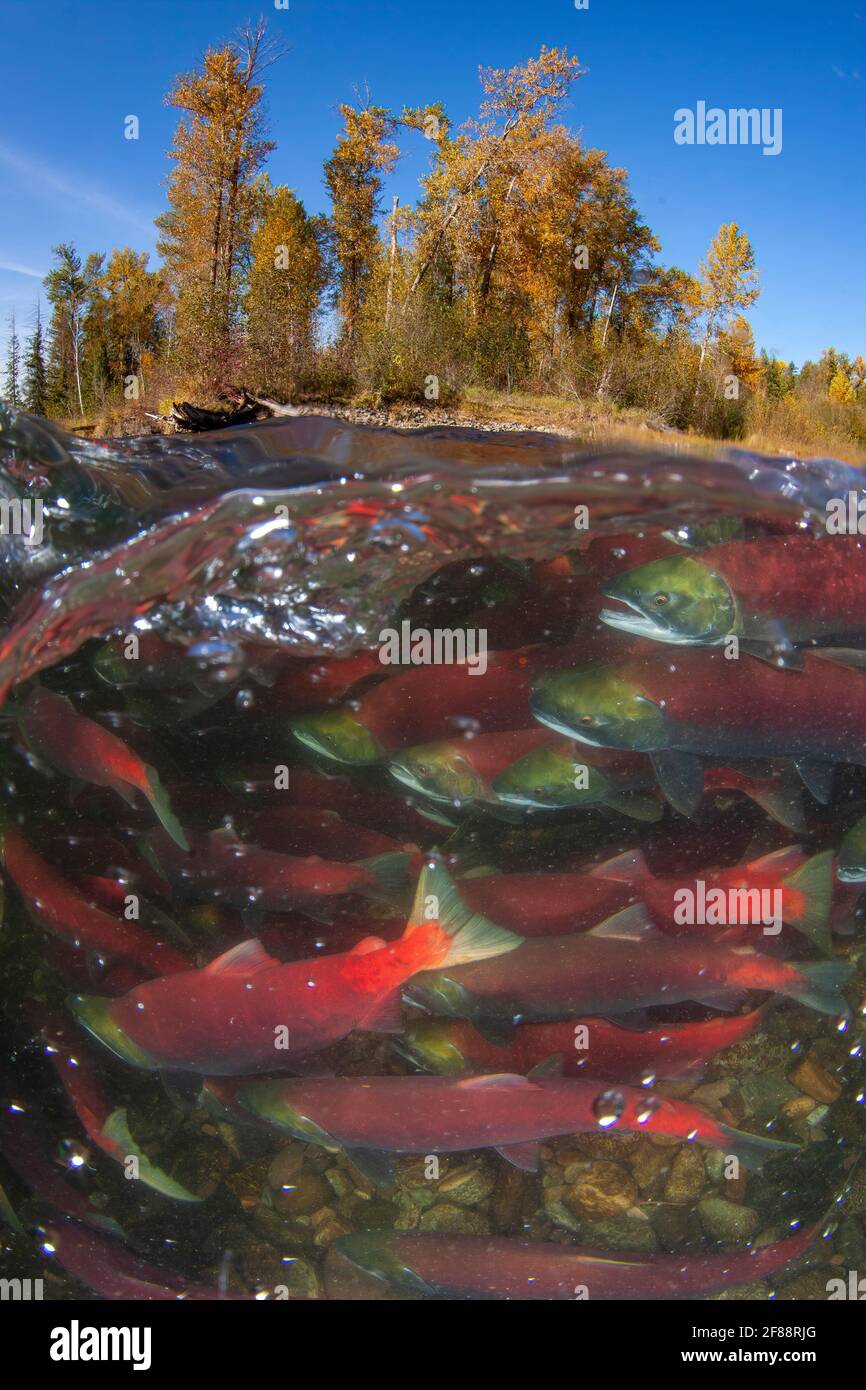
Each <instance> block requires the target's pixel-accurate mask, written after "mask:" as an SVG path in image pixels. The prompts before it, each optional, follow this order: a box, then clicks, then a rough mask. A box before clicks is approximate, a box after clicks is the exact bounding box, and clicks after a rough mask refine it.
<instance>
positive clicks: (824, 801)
mask: <svg viewBox="0 0 866 1390" xmlns="http://www.w3.org/2000/svg"><path fill="white" fill-rule="evenodd" d="M796 768H797V771H798V772H799V774H800V776H801V777H802V779H803V783H804V785H805V786H806V788H807V790H808V791H810V792H811V793H812V795H813V796H814V798H815V800H816V801H820V803H821V805H822V806H829V804H830V802H831V801H832V799H833V764H832V763H819V762H813V761H812V760H811V759H809V758H800V759H799V761H798V762H797V763H796Z"/></svg>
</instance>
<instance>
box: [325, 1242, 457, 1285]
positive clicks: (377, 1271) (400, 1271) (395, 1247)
mask: <svg viewBox="0 0 866 1390" xmlns="http://www.w3.org/2000/svg"><path fill="white" fill-rule="evenodd" d="M332 1249H333V1250H334V1252H335V1253H336V1254H337V1255H340V1256H342V1258H343V1259H344V1260H348V1262H349V1263H350V1264H352V1265H354V1266H355V1268H356V1269H359V1270H361V1271H362V1272H363V1273H364V1274H368V1275H370V1276H371V1277H372V1278H374V1279H382V1280H384V1281H385V1282H387V1283H388V1284H391V1285H392V1286H393V1287H394V1288H395V1289H398V1290H400V1291H401V1292H403V1293H408V1294H420V1295H423V1296H424V1297H430V1296H432V1295H433V1294H434V1292H435V1290H434V1289H432V1288H431V1287H430V1285H429V1284H428V1283H427V1282H426V1280H424V1279H423V1278H422V1277H421V1276H420V1275H418V1274H416V1273H415V1271H414V1270H413V1269H410V1267H409V1266H408V1265H407V1264H406V1263H405V1261H404V1260H403V1259H401V1257H400V1245H399V1236H397V1235H395V1234H394V1233H393V1232H392V1231H358V1232H356V1233H355V1234H354V1235H350V1236H339V1237H338V1238H337V1240H335V1241H334V1244H333V1246H332Z"/></svg>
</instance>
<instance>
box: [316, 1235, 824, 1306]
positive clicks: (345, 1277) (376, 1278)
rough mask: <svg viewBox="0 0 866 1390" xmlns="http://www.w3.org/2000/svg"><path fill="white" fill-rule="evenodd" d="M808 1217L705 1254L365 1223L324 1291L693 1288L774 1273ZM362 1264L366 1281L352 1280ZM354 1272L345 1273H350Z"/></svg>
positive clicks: (580, 1292)
mask: <svg viewBox="0 0 866 1390" xmlns="http://www.w3.org/2000/svg"><path fill="white" fill-rule="evenodd" d="M817 1234H818V1231H817V1228H816V1227H814V1226H812V1227H808V1228H804V1229H802V1230H799V1231H797V1232H796V1233H795V1234H794V1235H789V1236H787V1237H786V1238H784V1239H782V1240H779V1241H776V1242H775V1243H774V1244H772V1245H764V1246H762V1247H761V1248H760V1249H754V1248H752V1249H748V1250H736V1251H726V1252H723V1253H719V1254H710V1255H645V1254H635V1255H629V1254H628V1253H627V1252H625V1251H622V1252H620V1251H617V1252H616V1253H615V1254H612V1255H600V1254H598V1252H596V1251H592V1250H586V1249H581V1248H580V1247H579V1246H574V1245H554V1244H553V1243H550V1242H546V1241H518V1240H510V1239H508V1238H507V1237H504V1236H447V1235H416V1234H414V1233H407V1234H402V1235H401V1234H391V1233H389V1232H379V1231H376V1232H366V1233H363V1234H359V1235H352V1236H341V1237H340V1239H339V1240H337V1241H336V1243H335V1246H334V1247H333V1251H332V1253H331V1255H330V1256H329V1262H328V1267H327V1276H328V1277H327V1288H328V1296H329V1297H330V1298H352V1297H354V1298H369V1297H370V1296H371V1289H372V1296H373V1297H376V1296H377V1293H378V1294H379V1296H381V1294H382V1292H383V1291H387V1289H388V1286H389V1281H393V1283H394V1285H395V1286H396V1287H397V1288H398V1289H400V1290H402V1291H405V1292H409V1293H415V1294H416V1295H422V1296H423V1295H427V1296H432V1295H438V1296H440V1297H443V1296H444V1297H449V1298H467V1299H468V1298H502V1299H548V1300H550V1299H567V1300H569V1301H570V1302H574V1300H575V1299H576V1298H588V1299H589V1300H590V1302H591V1301H592V1300H594V1299H666V1298H702V1297H706V1296H707V1295H709V1294H713V1293H718V1292H719V1291H720V1290H721V1289H728V1288H735V1287H736V1286H737V1285H738V1284H746V1283H751V1282H752V1281H753V1280H756V1279H768V1278H772V1276H773V1275H775V1274H778V1273H780V1272H781V1271H782V1270H784V1269H785V1268H786V1266H787V1265H789V1264H790V1263H791V1261H792V1260H795V1259H797V1258H798V1256H800V1255H802V1254H803V1253H804V1252H805V1251H806V1250H807V1249H808V1247H809V1246H810V1244H811V1243H812V1241H813V1240H814V1239H815V1237H816V1236H817ZM358 1272H361V1273H362V1274H366V1275H367V1276H369V1277H368V1279H367V1281H366V1284H359V1283H358V1282H357V1274H358ZM353 1275H354V1279H353Z"/></svg>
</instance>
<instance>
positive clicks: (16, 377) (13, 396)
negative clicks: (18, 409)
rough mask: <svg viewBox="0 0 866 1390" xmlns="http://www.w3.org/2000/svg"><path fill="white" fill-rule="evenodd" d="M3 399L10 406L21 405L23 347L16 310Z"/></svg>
mask: <svg viewBox="0 0 866 1390" xmlns="http://www.w3.org/2000/svg"><path fill="white" fill-rule="evenodd" d="M3 397H4V399H5V400H6V402H7V404H9V405H21V345H20V343H19V341H18V333H17V331H16V328H15V312H14V310H13V312H12V315H11V317H10V319H9V346H8V349H7V352H6V379H5V381H4V383H3Z"/></svg>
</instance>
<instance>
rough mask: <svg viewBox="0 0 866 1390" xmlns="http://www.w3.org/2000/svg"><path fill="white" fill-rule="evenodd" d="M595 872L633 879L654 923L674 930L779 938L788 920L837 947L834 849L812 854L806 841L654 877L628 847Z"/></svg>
mask: <svg viewBox="0 0 866 1390" xmlns="http://www.w3.org/2000/svg"><path fill="white" fill-rule="evenodd" d="M592 875H593V876H594V877H598V878H602V879H615V880H617V881H620V882H622V883H627V884H630V885H631V887H632V889H633V890H634V893H635V895H636V897H637V898H639V900H640V901H641V902H642V903H644V905H645V906H646V908H647V911H648V913H649V916H650V918H651V920H652V921H653V923H654V924H655V925H656V926H657V927H659V928H660V929H661V930H662V931H667V932H674V933H679V932H686V933H688V932H704V933H708V934H710V935H712V934H713V933H715V934H716V935H718V934H719V933H724V934H725V935H726V938H727V939H729V940H730V939H731V938H732V936H734V935H740V936H745V937H748V936H749V935H750V934H751V935H752V936H754V937H755V938H756V940H757V941H758V942H760V939H761V934H762V933H764V934H765V935H771V936H778V934H779V932H780V931H781V927H782V923H783V922H784V923H785V924H786V925H787V926H789V927H795V928H796V929H797V930H798V931H800V932H802V933H803V935H804V936H806V937H808V939H809V940H810V941H812V942H813V943H814V944H815V945H816V946H819V947H820V948H821V950H822V951H825V952H829V951H830V949H831V947H832V940H831V936H830V910H831V907H832V901H833V853H832V850H826V851H825V852H824V853H823V854H816V855H814V856H813V857H812V858H811V859H810V858H808V856H807V855H806V854H805V853H804V852H803V850H802V849H800V847H799V846H798V845H793V846H791V847H789V848H788V849H781V850H776V851H774V853H772V854H765V855H764V856H763V858H761V859H755V860H753V861H752V863H750V864H737V865H736V866H735V867H733V868H730V869H712V868H711V869H701V870H700V872H699V873H697V874H694V875H692V874H682V875H678V876H677V877H676V878H654V877H653V875H652V874H651V873H650V871H649V867H648V865H647V862H646V859H645V858H644V856H643V853H642V852H641V851H640V850H626V852H625V853H624V854H620V855H617V856H616V858H614V859H609V860H607V861H606V862H605V863H603V864H598V865H596V867H595V868H594V869H593V870H592Z"/></svg>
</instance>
